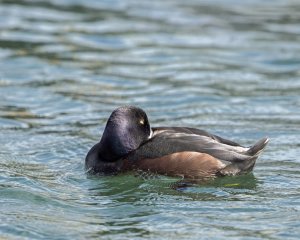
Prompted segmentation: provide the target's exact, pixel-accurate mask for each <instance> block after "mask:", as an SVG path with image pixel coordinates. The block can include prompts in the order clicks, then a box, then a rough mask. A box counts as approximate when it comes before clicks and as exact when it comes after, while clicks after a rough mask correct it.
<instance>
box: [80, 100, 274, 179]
mask: <svg viewBox="0 0 300 240" xmlns="http://www.w3.org/2000/svg"><path fill="white" fill-rule="evenodd" d="M268 142H269V139H268V138H267V137H264V138H262V139H260V140H259V141H257V142H256V143H255V144H254V145H252V146H250V147H243V146H242V145H240V144H238V143H236V142H234V141H231V140H228V139H225V138H223V137H220V136H217V135H214V134H211V133H209V132H207V131H205V130H200V129H196V128H191V127H153V128H151V127H150V124H149V120H148V117H147V114H146V113H145V111H144V110H143V109H141V108H139V107H136V106H122V107H118V108H117V109H115V110H114V111H113V112H112V113H111V115H110V117H109V118H108V120H107V123H106V126H105V129H104V132H103V134H102V137H101V139H100V141H99V142H98V143H96V144H95V145H94V146H93V147H92V148H91V149H90V150H89V151H88V153H87V155H86V158H85V169H86V173H88V174H93V175H95V174H104V175H106V174H118V173H124V172H128V171H143V172H144V171H145V172H149V173H152V174H158V175H166V176H171V177H181V178H184V179H211V178H217V177H224V176H235V175H241V174H247V173H249V172H251V171H252V170H253V168H254V165H255V162H256V159H257V158H258V157H259V155H260V153H261V152H262V151H263V150H264V149H265V147H266V145H267V144H268Z"/></svg>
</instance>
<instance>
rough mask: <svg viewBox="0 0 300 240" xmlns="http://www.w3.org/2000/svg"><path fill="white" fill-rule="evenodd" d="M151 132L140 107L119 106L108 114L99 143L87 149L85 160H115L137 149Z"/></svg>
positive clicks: (146, 118)
mask: <svg viewBox="0 0 300 240" xmlns="http://www.w3.org/2000/svg"><path fill="white" fill-rule="evenodd" d="M151 134H152V131H151V128H150V124H149V121H148V117H147V115H146V113H145V112H144V111H143V110H142V109H140V108H138V107H133V106H124V107H119V108H117V109H116V110H114V111H113V112H112V114H111V115H110V117H109V119H108V120H107V124H106V127H105V130H104V132H103V135H102V138H101V140H100V143H98V144H96V145H95V146H94V147H93V148H92V149H91V150H90V151H89V153H88V155H87V157H86V161H90V160H92V161H95V160H96V159H95V158H97V159H98V160H100V161H105V162H113V161H116V160H118V159H120V158H122V157H123V156H126V155H127V154H129V153H130V152H132V151H134V150H135V149H137V148H138V147H139V146H140V145H141V144H143V143H144V142H145V141H147V140H148V139H149V138H150V137H151ZM89 158H93V159H89Z"/></svg>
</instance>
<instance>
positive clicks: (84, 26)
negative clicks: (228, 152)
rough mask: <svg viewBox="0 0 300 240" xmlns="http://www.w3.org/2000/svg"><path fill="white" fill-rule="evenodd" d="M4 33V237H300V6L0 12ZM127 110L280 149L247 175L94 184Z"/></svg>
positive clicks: (26, 4) (0, 63)
mask: <svg viewBox="0 0 300 240" xmlns="http://www.w3.org/2000/svg"><path fill="white" fill-rule="evenodd" d="M0 29H1V31H0V48H1V49H0V131H1V134H0V238H3V239H99V238H101V239H298V238H299V236H300V200H299V199H300V170H299V169H300V159H299V155H300V145H299V137H300V131H299V126H300V80H299V77H300V57H299V56H300V44H299V42H300V2H299V1H296V0H282V1H279V0H277V1H258V0H257V1H256V0H254V1H236V0H228V1H218V0H213V1H211V0H210V1H195V0H192V1H185V2H184V1H180V0H173V1H169V0H167V1H158V0H152V1H137V0H135V1H134V0H125V1H121V0H114V1H92V0H89V1H80V0H49V1H31V0H20V1H11V0H6V1H4V0H2V1H1V4H0ZM125 104H131V105H138V106H140V107H142V108H144V109H145V110H146V112H147V113H148V115H149V119H150V123H151V124H152V126H163V125H164V126H191V127H197V128H202V129H207V130H209V131H211V132H213V133H216V134H219V135H222V136H224V137H227V138H230V139H233V140H235V141H238V142H240V143H241V144H243V145H250V144H252V143H253V142H254V141H255V140H257V139H259V138H260V137H263V136H269V137H270V138H271V142H270V144H269V146H268V148H267V149H266V151H265V152H264V154H263V155H262V157H261V158H260V159H259V161H258V162H257V166H256V168H255V170H254V173H253V175H248V176H242V177H235V178H234V177H232V178H224V179H219V180H217V181H215V182H211V183H205V184H197V185H192V186H182V187H176V184H175V183H176V181H177V179H173V178H167V177H159V178H145V177H142V176H140V175H136V174H134V173H128V174H123V175H120V176H114V177H100V178H94V177H91V178H89V177H87V176H86V175H85V173H84V157H85V154H86V153H87V151H88V149H89V148H90V147H91V146H92V145H93V144H94V143H95V142H96V141H97V140H98V139H99V138H100V136H101V132H102V131H103V127H104V124H105V122H106V119H107V117H108V116H109V114H110V112H111V111H112V110H113V109H114V108H116V107H117V106H120V105H125ZM174 186H175V187H174Z"/></svg>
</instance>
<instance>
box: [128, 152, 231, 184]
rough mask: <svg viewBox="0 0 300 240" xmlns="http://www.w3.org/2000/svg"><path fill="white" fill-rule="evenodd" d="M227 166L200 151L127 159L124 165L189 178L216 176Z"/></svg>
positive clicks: (133, 168) (132, 168)
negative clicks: (134, 160) (152, 157)
mask: <svg viewBox="0 0 300 240" xmlns="http://www.w3.org/2000/svg"><path fill="white" fill-rule="evenodd" d="M125 161H126V160H125ZM125 166H126V167H125ZM225 167H226V165H225V164H224V163H222V162H221V161H220V160H218V159H216V158H214V157H212V156H210V155H208V154H206V153H198V152H179V153H173V154H169V155H166V156H163V157H159V158H154V159H151V158H145V159H140V160H137V161H136V162H134V163H132V162H131V163H130V162H128V160H127V164H125V165H124V169H126V170H129V169H131V170H142V171H146V172H152V173H155V174H162V175H167V176H174V177H182V178H189V179H202V178H208V177H209V178H214V177H216V176H217V175H219V173H220V170H221V169H224V168H225Z"/></svg>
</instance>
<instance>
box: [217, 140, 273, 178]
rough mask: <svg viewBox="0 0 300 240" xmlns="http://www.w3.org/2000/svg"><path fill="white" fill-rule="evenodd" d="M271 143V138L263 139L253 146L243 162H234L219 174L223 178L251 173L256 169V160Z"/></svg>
mask: <svg viewBox="0 0 300 240" xmlns="http://www.w3.org/2000/svg"><path fill="white" fill-rule="evenodd" d="M268 142H269V138H266V137H265V138H262V139H260V140H259V141H257V142H256V143H255V144H254V145H253V146H251V147H250V148H249V149H248V150H247V151H246V152H245V153H246V155H248V157H247V158H246V159H244V160H243V161H238V162H234V163H232V164H229V165H227V166H226V167H225V168H223V169H222V170H221V171H220V172H219V173H220V174H221V175H222V176H226V175H239V174H243V173H248V172H251V171H252V169H253V168H254V165H255V162H256V159H257V158H258V156H259V154H260V153H261V152H262V151H263V150H264V148H265V147H266V146H267V144H268Z"/></svg>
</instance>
